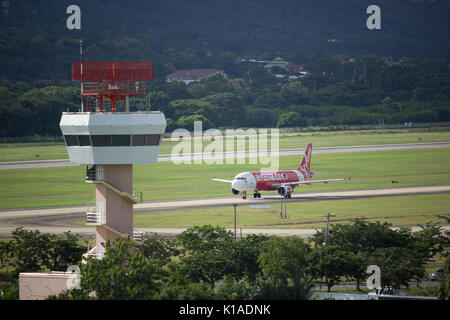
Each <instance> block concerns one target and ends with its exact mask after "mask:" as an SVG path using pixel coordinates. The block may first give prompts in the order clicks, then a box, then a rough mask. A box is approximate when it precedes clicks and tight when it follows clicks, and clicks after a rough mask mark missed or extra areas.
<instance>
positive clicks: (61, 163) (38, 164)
mask: <svg viewBox="0 0 450 320" xmlns="http://www.w3.org/2000/svg"><path fill="white" fill-rule="evenodd" d="M434 148H450V142H428V143H405V144H382V145H364V146H341V147H319V148H313V153H314V154H320V153H343V152H366V151H386V150H407V149H434ZM304 151H305V150H304V149H303V148H293V149H280V150H279V155H280V156H290V155H300V154H303V152H304ZM268 155H270V153H268ZM220 156H222V157H223V158H224V159H228V158H233V157H236V158H243V157H245V158H247V157H248V156H249V153H248V152H237V153H236V155H235V154H234V152H222V153H216V154H215V155H214V156H213V157H220ZM201 158H203V159H211V158H212V157H211V155H208V154H198V153H192V154H186V155H184V156H183V158H182V159H189V160H195V159H201ZM171 160H172V156H171V155H170V154H160V155H159V156H158V161H171ZM180 160H181V159H180ZM67 166H74V165H73V164H71V163H70V161H69V160H68V159H60V160H34V161H12V162H0V170H2V169H3V170H6V169H26V168H50V167H67Z"/></svg>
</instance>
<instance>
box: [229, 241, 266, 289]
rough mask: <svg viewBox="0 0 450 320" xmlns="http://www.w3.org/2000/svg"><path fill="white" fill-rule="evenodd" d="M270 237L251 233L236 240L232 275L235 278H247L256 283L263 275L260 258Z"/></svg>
mask: <svg viewBox="0 0 450 320" xmlns="http://www.w3.org/2000/svg"><path fill="white" fill-rule="evenodd" d="M269 239H270V238H269V237H268V236H266V235H256V234H250V235H248V236H246V237H245V238H242V239H240V240H238V241H237V242H235V246H234V251H233V257H232V260H233V262H234V264H235V266H234V267H233V268H232V275H233V276H234V278H235V279H241V278H242V279H246V280H248V281H249V282H250V283H256V282H258V281H259V279H260V277H261V276H262V270H261V266H260V264H259V263H258V258H259V256H260V255H261V253H262V252H263V250H264V248H265V244H266V242H267V241H268V240H269Z"/></svg>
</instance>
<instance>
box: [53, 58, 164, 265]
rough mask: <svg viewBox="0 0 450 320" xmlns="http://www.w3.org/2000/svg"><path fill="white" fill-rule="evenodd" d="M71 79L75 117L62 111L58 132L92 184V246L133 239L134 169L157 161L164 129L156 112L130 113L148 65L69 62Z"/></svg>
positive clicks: (98, 253)
mask: <svg viewBox="0 0 450 320" xmlns="http://www.w3.org/2000/svg"><path fill="white" fill-rule="evenodd" d="M72 80H78V81H80V83H81V108H80V112H65V113H63V115H62V117H61V122H60V128H61V131H62V133H63V135H64V140H65V143H66V147H67V153H68V154H69V158H70V161H71V163H73V164H77V165H85V166H86V178H85V179H86V182H87V183H94V184H95V185H96V191H95V192H96V197H95V205H94V204H92V207H91V208H90V209H89V208H88V210H87V211H88V212H87V217H86V218H87V221H86V222H87V224H90V225H95V226H96V247H95V248H93V249H92V250H90V251H89V253H88V254H89V255H90V256H95V257H97V258H100V259H101V258H102V257H103V254H104V248H105V247H104V243H105V242H106V241H108V240H110V241H113V240H114V239H116V238H117V237H127V236H130V237H131V238H133V230H134V229H133V204H135V203H137V202H141V201H142V193H139V192H136V191H135V190H134V188H133V164H135V163H154V162H156V161H157V158H158V153H159V148H160V144H161V138H162V134H163V133H164V130H165V128H166V119H165V117H164V114H163V113H161V112H159V111H151V112H150V111H148V112H130V98H132V97H134V96H136V95H144V94H145V91H146V82H145V81H148V80H153V68H152V63H151V62H74V63H73V64H72Z"/></svg>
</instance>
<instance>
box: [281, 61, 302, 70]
mask: <svg viewBox="0 0 450 320" xmlns="http://www.w3.org/2000/svg"><path fill="white" fill-rule="evenodd" d="M303 68H304V66H303V65H302V64H292V63H291V64H287V65H285V66H284V69H286V70H287V71H289V72H300V71H303Z"/></svg>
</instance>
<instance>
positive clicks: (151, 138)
mask: <svg viewBox="0 0 450 320" xmlns="http://www.w3.org/2000/svg"><path fill="white" fill-rule="evenodd" d="M160 138H161V135H160V134H147V135H146V136H145V145H146V146H157V145H159V139H160Z"/></svg>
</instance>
